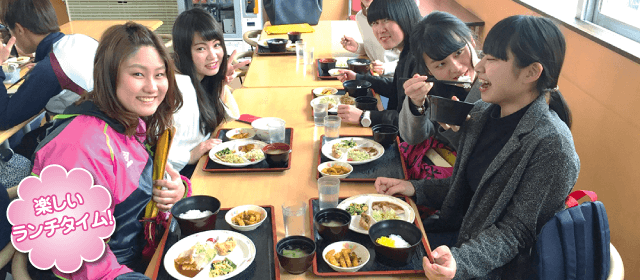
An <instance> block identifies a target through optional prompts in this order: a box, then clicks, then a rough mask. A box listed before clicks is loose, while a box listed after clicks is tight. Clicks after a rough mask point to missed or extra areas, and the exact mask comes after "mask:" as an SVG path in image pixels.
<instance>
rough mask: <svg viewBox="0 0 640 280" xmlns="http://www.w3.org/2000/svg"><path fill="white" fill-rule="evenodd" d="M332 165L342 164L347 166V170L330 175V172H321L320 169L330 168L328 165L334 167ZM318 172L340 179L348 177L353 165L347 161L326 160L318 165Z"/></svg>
mask: <svg viewBox="0 0 640 280" xmlns="http://www.w3.org/2000/svg"><path fill="white" fill-rule="evenodd" d="M334 166H343V167H345V168H347V169H348V170H349V172H347V173H345V174H341V175H330V174H327V173H324V172H322V170H324V169H325V168H330V167H334ZM318 172H320V174H322V176H327V177H336V178H338V179H342V178H347V177H349V175H350V174H351V172H353V166H351V164H349V163H346V162H342V161H327V162H323V163H321V164H320V165H318Z"/></svg>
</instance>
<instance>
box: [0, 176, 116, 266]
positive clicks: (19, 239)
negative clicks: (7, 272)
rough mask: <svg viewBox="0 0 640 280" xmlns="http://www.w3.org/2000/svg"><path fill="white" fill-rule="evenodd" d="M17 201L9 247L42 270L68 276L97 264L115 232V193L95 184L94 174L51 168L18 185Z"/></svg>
mask: <svg viewBox="0 0 640 280" xmlns="http://www.w3.org/2000/svg"><path fill="white" fill-rule="evenodd" d="M18 196H19V198H18V199H16V200H14V201H13V202H11V204H9V208H8V209H7V218H8V220H9V222H10V223H11V224H12V225H13V227H12V230H11V242H12V243H13V246H14V247H15V248H16V249H17V250H18V251H20V252H23V253H29V260H30V261H31V263H32V264H33V265H34V266H35V267H37V268H39V269H50V268H51V267H52V266H54V265H55V266H56V268H57V269H58V270H60V271H62V272H64V273H71V272H74V271H76V270H78V269H79V268H80V266H81V265H82V262H83V261H88V262H91V261H95V260H97V259H98V258H100V257H101V256H102V254H103V253H104V250H105V239H107V238H109V237H110V236H111V234H113V231H114V230H115V220H114V218H113V213H112V212H111V211H112V209H111V194H110V193H109V191H108V190H107V189H106V188H104V187H103V186H98V185H95V186H94V185H93V177H92V176H91V174H90V173H89V172H88V171H86V170H84V169H80V168H74V169H72V170H71V171H69V172H67V170H66V169H65V168H64V167H62V166H60V165H55V164H54V165H49V166H47V167H45V168H44V169H43V170H42V172H41V173H40V178H38V177H35V176H30V177H27V178H26V179H24V180H23V181H22V182H21V183H20V185H19V186H18Z"/></svg>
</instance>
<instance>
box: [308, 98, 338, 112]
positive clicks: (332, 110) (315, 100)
mask: <svg viewBox="0 0 640 280" xmlns="http://www.w3.org/2000/svg"><path fill="white" fill-rule="evenodd" d="M328 98H330V99H333V100H335V103H333V107H331V109H329V113H335V114H337V113H338V105H340V96H339V95H323V96H320V97H316V98H314V99H313V100H311V102H310V103H309V105H311V109H312V110H313V104H316V103H317V102H321V101H322V100H324V99H328ZM325 103H329V102H328V101H325Z"/></svg>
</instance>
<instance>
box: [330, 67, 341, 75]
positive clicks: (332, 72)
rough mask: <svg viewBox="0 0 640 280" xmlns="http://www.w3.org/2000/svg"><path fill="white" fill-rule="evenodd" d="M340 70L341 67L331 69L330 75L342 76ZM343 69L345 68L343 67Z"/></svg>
mask: <svg viewBox="0 0 640 280" xmlns="http://www.w3.org/2000/svg"><path fill="white" fill-rule="evenodd" d="M339 70H341V69H336V68H334V69H330V70H329V75H331V76H334V77H335V76H340V71H339ZM342 70H344V69H342Z"/></svg>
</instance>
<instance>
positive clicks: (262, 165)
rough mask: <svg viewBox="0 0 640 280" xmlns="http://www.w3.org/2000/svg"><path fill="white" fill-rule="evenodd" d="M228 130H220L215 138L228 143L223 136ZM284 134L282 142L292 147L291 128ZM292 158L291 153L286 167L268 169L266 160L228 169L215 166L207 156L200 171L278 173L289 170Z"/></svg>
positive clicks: (228, 167)
mask: <svg viewBox="0 0 640 280" xmlns="http://www.w3.org/2000/svg"><path fill="white" fill-rule="evenodd" d="M229 130H230V129H220V130H219V131H218V134H217V135H216V138H219V139H222V141H223V142H226V141H229V139H227V136H226V135H225V134H226V133H227V131H229ZM284 134H285V136H284V142H285V143H287V144H289V146H292V147H293V128H291V127H287V128H285V131H284ZM292 156H293V152H291V153H290V154H289V162H287V166H286V167H269V164H268V163H267V161H266V160H263V161H261V162H259V163H256V164H252V165H248V166H245V167H230V166H226V165H222V164H217V163H216V162H215V161H213V160H211V159H210V158H209V156H207V159H206V161H205V162H204V167H203V168H202V170H203V171H209V172H280V171H285V170H288V169H291V158H292Z"/></svg>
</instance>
